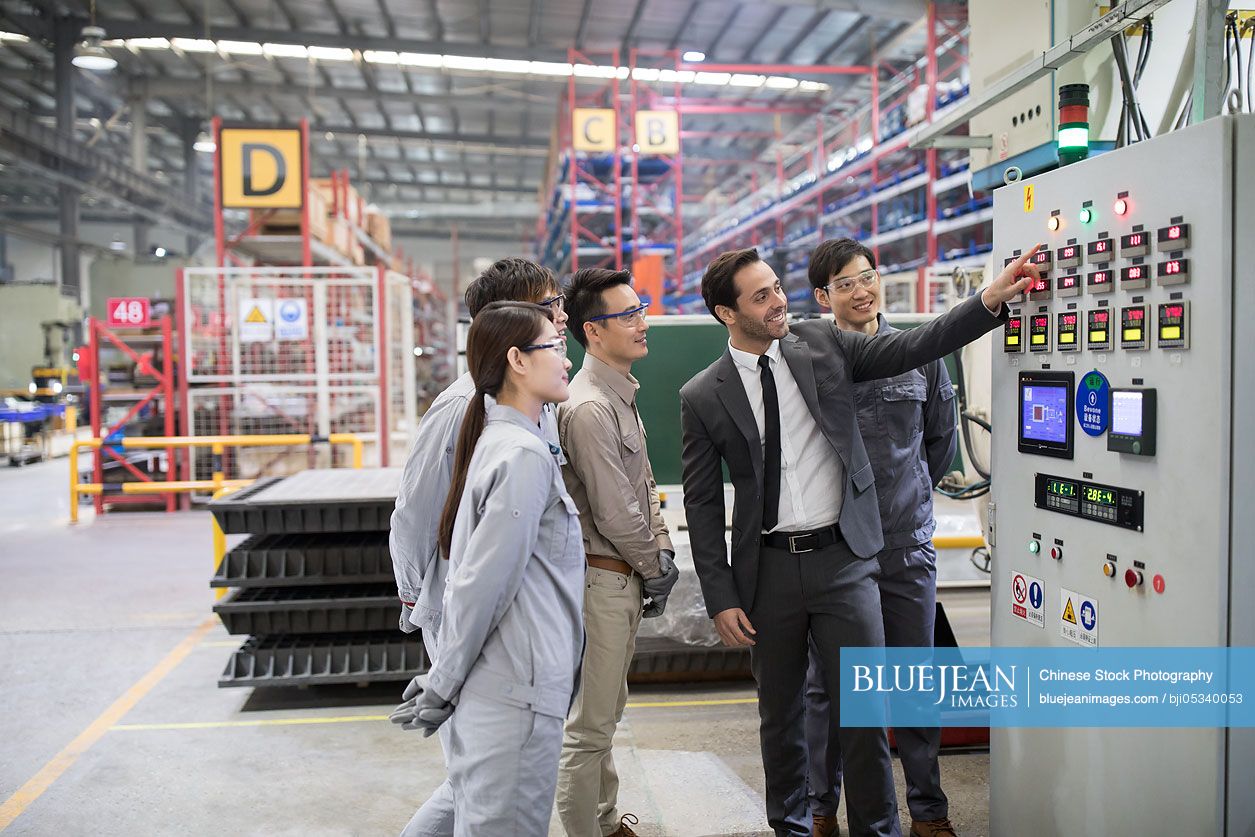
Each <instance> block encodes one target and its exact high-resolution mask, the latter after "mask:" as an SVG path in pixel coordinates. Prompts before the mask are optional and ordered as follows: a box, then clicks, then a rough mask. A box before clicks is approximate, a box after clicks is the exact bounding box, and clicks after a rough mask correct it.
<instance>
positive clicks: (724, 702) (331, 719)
mask: <svg viewBox="0 0 1255 837" xmlns="http://www.w3.org/2000/svg"><path fill="white" fill-rule="evenodd" d="M752 703H758V698H724V699H717V700H660V701H642V702H640V703H629V704H628V705H627V708H628V709H670V708H677V709H678V708H684V707H694V706H737V705H744V704H752ZM386 720H388V716H387V715H333V716H327V717H310V718H256V719H249V720H244V721H189V722H187V723H172V724H114V725H113V726H112V727H110V728H109V731H110V732H152V731H155V730H180V729H230V728H233V727H285V726H313V725H318V724H360V723H372V722H373V723H377V722H379V721H386Z"/></svg>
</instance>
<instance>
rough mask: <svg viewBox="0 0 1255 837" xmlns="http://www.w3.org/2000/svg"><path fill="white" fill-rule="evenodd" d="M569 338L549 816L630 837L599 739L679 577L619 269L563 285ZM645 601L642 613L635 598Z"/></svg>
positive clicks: (577, 827) (630, 300) (606, 733)
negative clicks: (566, 610) (565, 567)
mask: <svg viewBox="0 0 1255 837" xmlns="http://www.w3.org/2000/svg"><path fill="white" fill-rule="evenodd" d="M566 296H567V311H568V313H569V314H570V318H571V332H572V334H574V335H575V338H576V339H577V340H579V341H580V344H581V345H582V346H583V347H584V348H585V350H586V352H587V353H586V354H585V355H584V364H583V366H581V367H580V371H579V373H578V374H577V375H576V376H575V377H574V378H573V379H572V380H571V387H570V390H571V398H570V399H569V400H568V401H567V402H566V403H564V404H562V405H561V406H560V407H559V408H558V428H559V433H560V435H561V437H562V447H563V451H564V453H565V454H566V457H567V464H566V465H564V466H563V468H562V476H563V478H564V479H565V480H566V485H567V490H568V491H569V492H570V494H571V499H573V500H574V501H575V505H576V506H577V507H578V508H579V511H580V526H581V529H582V530H583V533H584V550H585V560H586V561H587V562H588V567H587V569H586V571H585V577H584V631H585V636H586V640H587V644H586V647H585V651H584V666H583V676H582V680H581V685H580V690H579V693H578V694H577V695H576V697H575V703H574V705H573V706H572V707H571V715H570V717H569V718H568V719H567V723H566V730H565V734H564V738H563V742H562V757H561V762H560V764H561V767H560V770H559V774H558V792H557V802H558V816H559V818H560V819H561V820H562V827H563V828H564V829H565V830H566V833H567V837H607V835H609V837H632V835H634V834H635V833H636V832H634V831H633V830H632V828H631V825H629V823H634V822H636V819H635V817H633V816H632V815H630V814H628V815H623V816H620V815H619V813H618V809H617V799H618V794H619V777H618V774H616V773H615V769H614V756H613V754H612V752H611V744H612V742H613V740H614V731H615V728H616V727H617V726H618V723H619V721H620V720H621V719H622V717H623V707H624V706H625V705H626V703H627V695H628V688H627V673H628V667H629V666H630V665H631V664H632V655H633V653H634V652H635V649H636V631H637V629H638V628H639V627H640V624H641V619H642V618H643V617H644V618H648V617H651V616H658V615H660V614H661V613H662V612H663V608H664V607H665V605H666V598H667V595H668V594H669V593H670V592H671V588H672V586H673V585H674V584H675V581H676V578H678V576H679V573H678V572H677V571H676V569H675V564H674V562H672V560H671V559H672V557H673V556H674V554H675V553H674V551H673V549H672V546H671V538H670V535H669V533H668V532H667V526H666V524H665V523H663V520H662V512H661V510H660V508H659V503H658V488H657V486H656V485H655V484H654V473H653V470H652V469H651V468H650V464H649V451H648V450H647V449H646V445H645V427H644V425H643V424H642V423H641V417H640V415H639V414H638V413H637V411H636V391H637V389H638V388H639V387H640V385H639V384H638V383H637V381H636V379H635V378H633V377H632V364H633V363H634V362H635V361H638V360H640V359H642V358H644V357H645V356H646V355H647V354H648V353H649V348H648V339H647V337H646V332H648V331H649V324H648V322H646V320H645V306H644V305H642V304H641V301H640V298H639V297H637V295H636V291H634V290H632V275H631V274H630V273H628V272H627V271H626V270H622V271H615V270H605V269H601V268H588V269H585V270H580V271H577V272H576V274H575V275H574V276H573V277H571V282H570V284H568V285H567V287H566ZM645 599H649V600H650V603H649V605H648V606H647V607H643V605H644V600H645Z"/></svg>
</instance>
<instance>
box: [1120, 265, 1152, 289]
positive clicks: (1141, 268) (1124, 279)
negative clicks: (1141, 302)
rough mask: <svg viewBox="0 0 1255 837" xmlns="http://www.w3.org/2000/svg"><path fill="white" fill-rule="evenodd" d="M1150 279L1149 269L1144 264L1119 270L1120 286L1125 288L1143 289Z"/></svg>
mask: <svg viewBox="0 0 1255 837" xmlns="http://www.w3.org/2000/svg"><path fill="white" fill-rule="evenodd" d="M1148 279H1150V268H1149V267H1148V266H1147V265H1144V264H1131V265H1129V266H1128V267H1123V268H1121V269H1120V285H1121V286H1123V287H1126V288H1144V287H1146V282H1147V280H1148Z"/></svg>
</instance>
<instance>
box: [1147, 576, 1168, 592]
mask: <svg viewBox="0 0 1255 837" xmlns="http://www.w3.org/2000/svg"><path fill="white" fill-rule="evenodd" d="M1150 584H1151V586H1152V587H1154V588H1155V592H1156V593H1162V592H1163V591H1164V587H1165V586H1166V585H1165V584H1164V580H1163V576H1162V575H1160V574H1159V573H1155V577H1154V578H1153V579H1151V582H1150Z"/></svg>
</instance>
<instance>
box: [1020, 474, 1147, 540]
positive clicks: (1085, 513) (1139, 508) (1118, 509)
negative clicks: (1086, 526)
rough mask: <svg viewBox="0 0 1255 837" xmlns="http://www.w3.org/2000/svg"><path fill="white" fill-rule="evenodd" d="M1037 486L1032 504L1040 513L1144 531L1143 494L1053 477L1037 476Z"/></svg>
mask: <svg viewBox="0 0 1255 837" xmlns="http://www.w3.org/2000/svg"><path fill="white" fill-rule="evenodd" d="M1034 483H1035V486H1034V496H1033V504H1034V505H1035V506H1036V507H1037V508H1039V509H1045V510H1047V511H1051V512H1055V513H1057V514H1066V515H1071V516H1072V517H1079V518H1082V519H1084V520H1089V521H1093V522H1094V523H1105V524H1107V525H1108V526H1119V527H1121V528H1124V529H1132V530H1134V531H1137V532H1141V531H1143V529H1142V524H1143V522H1144V503H1143V496H1142V492H1140V491H1135V490H1132V489H1128V488H1119V487H1117V486H1114V485H1103V484H1101V483H1096V482H1089V481H1087V480H1072V479H1068V478H1067V477H1058V476H1054V475H1051V474H1037V475H1036V476H1035V478H1034Z"/></svg>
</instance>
